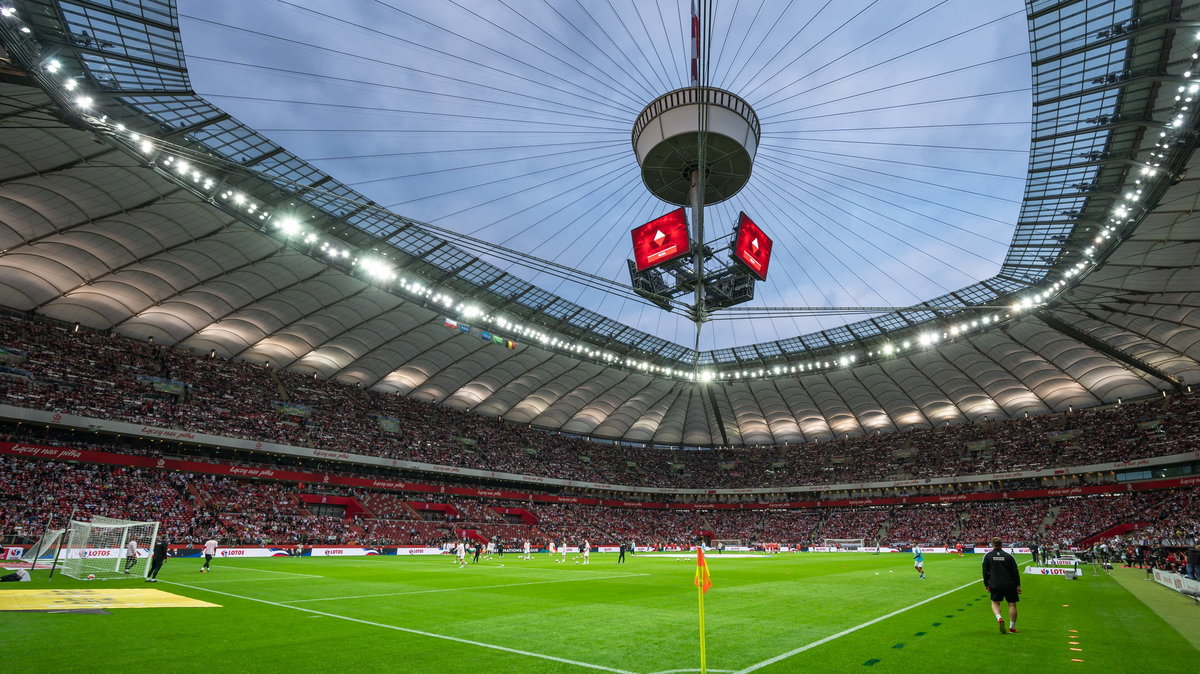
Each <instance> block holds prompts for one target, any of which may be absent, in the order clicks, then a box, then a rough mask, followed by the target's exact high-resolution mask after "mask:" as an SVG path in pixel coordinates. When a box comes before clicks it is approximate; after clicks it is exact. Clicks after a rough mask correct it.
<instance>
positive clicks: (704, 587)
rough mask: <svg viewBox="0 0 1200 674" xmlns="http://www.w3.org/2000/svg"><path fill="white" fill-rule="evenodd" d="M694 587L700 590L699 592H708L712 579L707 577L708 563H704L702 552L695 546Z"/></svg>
mask: <svg viewBox="0 0 1200 674" xmlns="http://www.w3.org/2000/svg"><path fill="white" fill-rule="evenodd" d="M695 585H696V587H698V588H700V592H701V593H704V592H708V588H710V587H712V578H710V577H709V575H708V562H706V561H704V550H703V549H702V548H701V547H700V546H696V580H695Z"/></svg>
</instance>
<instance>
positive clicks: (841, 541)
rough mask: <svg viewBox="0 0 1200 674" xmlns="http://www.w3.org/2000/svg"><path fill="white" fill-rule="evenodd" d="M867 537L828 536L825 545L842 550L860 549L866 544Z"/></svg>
mask: <svg viewBox="0 0 1200 674" xmlns="http://www.w3.org/2000/svg"><path fill="white" fill-rule="evenodd" d="M865 541H866V539H865V538H826V539H825V541H824V542H825V547H827V548H837V549H841V550H858V549H859V548H861V547H863V545H864V544H865Z"/></svg>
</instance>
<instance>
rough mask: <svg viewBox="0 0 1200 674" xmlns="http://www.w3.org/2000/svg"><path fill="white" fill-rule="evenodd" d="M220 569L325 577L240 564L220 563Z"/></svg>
mask: <svg viewBox="0 0 1200 674" xmlns="http://www.w3.org/2000/svg"><path fill="white" fill-rule="evenodd" d="M221 569H222V570H224V571H246V572H254V571H257V572H259V573H277V574H279V575H281V576H301V577H303V578H324V577H325V576H314V575H312V574H311V573H292V572H290V571H271V570H269V569H258V568H253V567H251V568H249V569H247V568H243V567H240V566H225V565H222V566H221Z"/></svg>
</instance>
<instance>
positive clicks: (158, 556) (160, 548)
mask: <svg viewBox="0 0 1200 674" xmlns="http://www.w3.org/2000/svg"><path fill="white" fill-rule="evenodd" d="M165 561H167V537H166V536H159V537H158V540H157V541H155V542H154V553H153V555H152V556H151V557H150V572H149V573H147V574H146V582H147V583H157V582H158V570H159V569H161V568H162V565H163V562H165Z"/></svg>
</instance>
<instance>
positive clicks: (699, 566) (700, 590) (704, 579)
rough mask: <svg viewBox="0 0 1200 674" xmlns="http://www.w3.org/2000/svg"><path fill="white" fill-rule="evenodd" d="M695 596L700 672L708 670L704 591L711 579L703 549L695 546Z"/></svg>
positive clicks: (706, 590) (709, 585)
mask: <svg viewBox="0 0 1200 674" xmlns="http://www.w3.org/2000/svg"><path fill="white" fill-rule="evenodd" d="M693 584H694V585H695V586H696V590H697V592H696V598H697V599H698V600H699V601H700V672H701V674H707V672H708V652H707V651H708V648H707V647H706V646H705V644H704V593H706V592H708V588H710V587H712V579H711V578H709V577H708V563H707V562H705V561H704V549H703V548H701V547H700V546H699V545H697V546H696V579H695V580H694V581H693Z"/></svg>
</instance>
